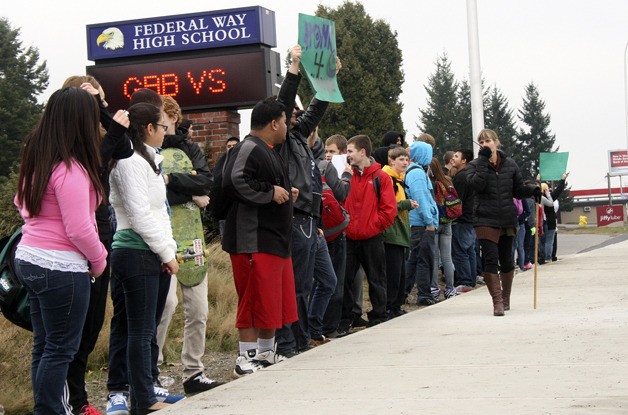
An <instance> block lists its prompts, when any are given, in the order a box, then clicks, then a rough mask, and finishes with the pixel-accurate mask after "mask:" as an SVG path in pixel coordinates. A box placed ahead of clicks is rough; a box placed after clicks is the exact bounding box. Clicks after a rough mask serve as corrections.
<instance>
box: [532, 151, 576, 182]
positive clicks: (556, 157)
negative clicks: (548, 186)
mask: <svg viewBox="0 0 628 415" xmlns="http://www.w3.org/2000/svg"><path fill="white" fill-rule="evenodd" d="M567 160H569V153H541V154H540V155H539V170H540V173H541V180H545V181H547V180H560V179H562V178H563V174H565V173H566V172H567Z"/></svg>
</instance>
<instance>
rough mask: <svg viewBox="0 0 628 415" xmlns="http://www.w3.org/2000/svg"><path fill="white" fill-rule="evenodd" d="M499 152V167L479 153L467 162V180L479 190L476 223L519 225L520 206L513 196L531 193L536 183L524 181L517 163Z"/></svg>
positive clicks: (476, 199)
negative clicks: (516, 203) (515, 202)
mask: <svg viewBox="0 0 628 415" xmlns="http://www.w3.org/2000/svg"><path fill="white" fill-rule="evenodd" d="M498 154H499V158H498V162H499V164H498V166H497V167H496V168H495V167H493V165H492V164H491V163H490V162H489V161H488V158H486V157H484V156H478V158H476V159H475V160H473V161H472V162H471V163H469V164H468V165H467V170H468V173H467V179H468V183H469V185H470V186H471V187H472V188H473V189H474V190H475V192H476V198H475V206H474V212H473V213H474V214H473V216H474V217H473V225H474V226H490V227H494V228H514V227H516V226H517V208H516V207H515V204H514V203H513V202H512V198H513V197H515V198H517V199H523V198H525V197H530V196H532V193H533V191H534V188H535V187H536V186H534V185H525V184H523V178H522V176H521V172H520V171H519V167H518V166H517V163H515V161H514V160H513V159H511V158H510V157H507V156H506V154H504V152H503V151H501V150H498ZM463 206H464V202H463Z"/></svg>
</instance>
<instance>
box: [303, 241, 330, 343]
mask: <svg viewBox="0 0 628 415" xmlns="http://www.w3.org/2000/svg"><path fill="white" fill-rule="evenodd" d="M336 285H337V279H336V273H335V272H334V267H333V266H332V264H331V258H330V257H329V250H328V249H327V242H326V241H325V237H324V236H321V235H319V236H318V237H317V243H316V255H315V260H314V287H313V288H312V294H311V295H310V308H309V310H308V316H307V319H308V325H309V328H310V337H315V338H320V337H321V336H322V335H323V318H324V316H325V312H326V311H327V306H328V304H329V300H330V299H331V296H332V295H333V294H334V290H335V289H336Z"/></svg>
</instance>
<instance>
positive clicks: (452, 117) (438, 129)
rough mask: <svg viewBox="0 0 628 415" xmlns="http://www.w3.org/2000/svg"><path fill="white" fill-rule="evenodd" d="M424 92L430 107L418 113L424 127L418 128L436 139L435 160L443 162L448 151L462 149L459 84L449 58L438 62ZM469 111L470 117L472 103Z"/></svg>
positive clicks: (442, 57)
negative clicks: (438, 159)
mask: <svg viewBox="0 0 628 415" xmlns="http://www.w3.org/2000/svg"><path fill="white" fill-rule="evenodd" d="M425 91H426V92H427V95H428V100H427V107H426V108H425V109H419V112H420V114H421V116H420V119H421V122H422V125H417V126H418V127H419V129H420V130H421V131H423V132H425V133H428V134H430V135H432V136H433V137H434V138H435V139H436V148H435V149H434V157H438V158H442V155H443V153H444V152H446V151H447V150H452V149H457V148H459V147H460V137H459V135H458V134H459V121H458V120H459V117H460V115H459V108H460V105H459V104H458V102H459V96H458V83H457V82H456V80H455V77H454V73H453V72H452V70H451V63H450V62H449V58H448V57H447V54H445V53H444V54H443V55H442V56H439V57H438V59H437V60H436V70H435V71H434V73H433V74H432V75H430V77H429V79H428V83H427V86H425ZM462 93H464V91H462ZM469 96H470V95H469ZM462 98H463V99H464V96H463V97H462ZM468 108H469V114H470V113H471V104H470V99H469V104H468Z"/></svg>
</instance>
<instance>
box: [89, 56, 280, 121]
mask: <svg viewBox="0 0 628 415" xmlns="http://www.w3.org/2000/svg"><path fill="white" fill-rule="evenodd" d="M280 70H281V69H280V62H279V54H278V53H276V52H273V51H270V50H269V49H268V48H258V49H253V50H249V51H246V52H244V53H235V54H229V55H216V56H196V57H187V58H181V59H174V60H166V61H164V60H161V61H152V62H146V61H143V62H137V61H136V62H130V63H125V64H115V65H95V66H89V67H87V73H88V74H89V75H92V76H93V77H95V78H96V79H97V80H98V81H99V82H100V84H101V85H102V87H103V89H104V90H105V92H106V95H107V102H108V103H109V108H110V111H113V112H115V111H116V110H118V109H125V108H127V107H128V106H129V100H130V98H131V95H132V94H133V92H134V91H135V90H136V89H140V88H150V89H153V90H155V91H156V92H157V93H159V94H160V95H170V96H172V97H173V98H174V99H175V100H176V101H177V102H178V103H179V105H180V106H181V108H182V109H183V110H185V111H192V110H196V109H203V110H204V109H212V108H236V107H237V108H242V107H251V106H253V105H255V103H256V102H257V101H259V100H261V99H264V98H266V97H268V96H270V95H272V94H273V85H274V83H276V80H277V77H278V74H277V72H278V71H280Z"/></svg>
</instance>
